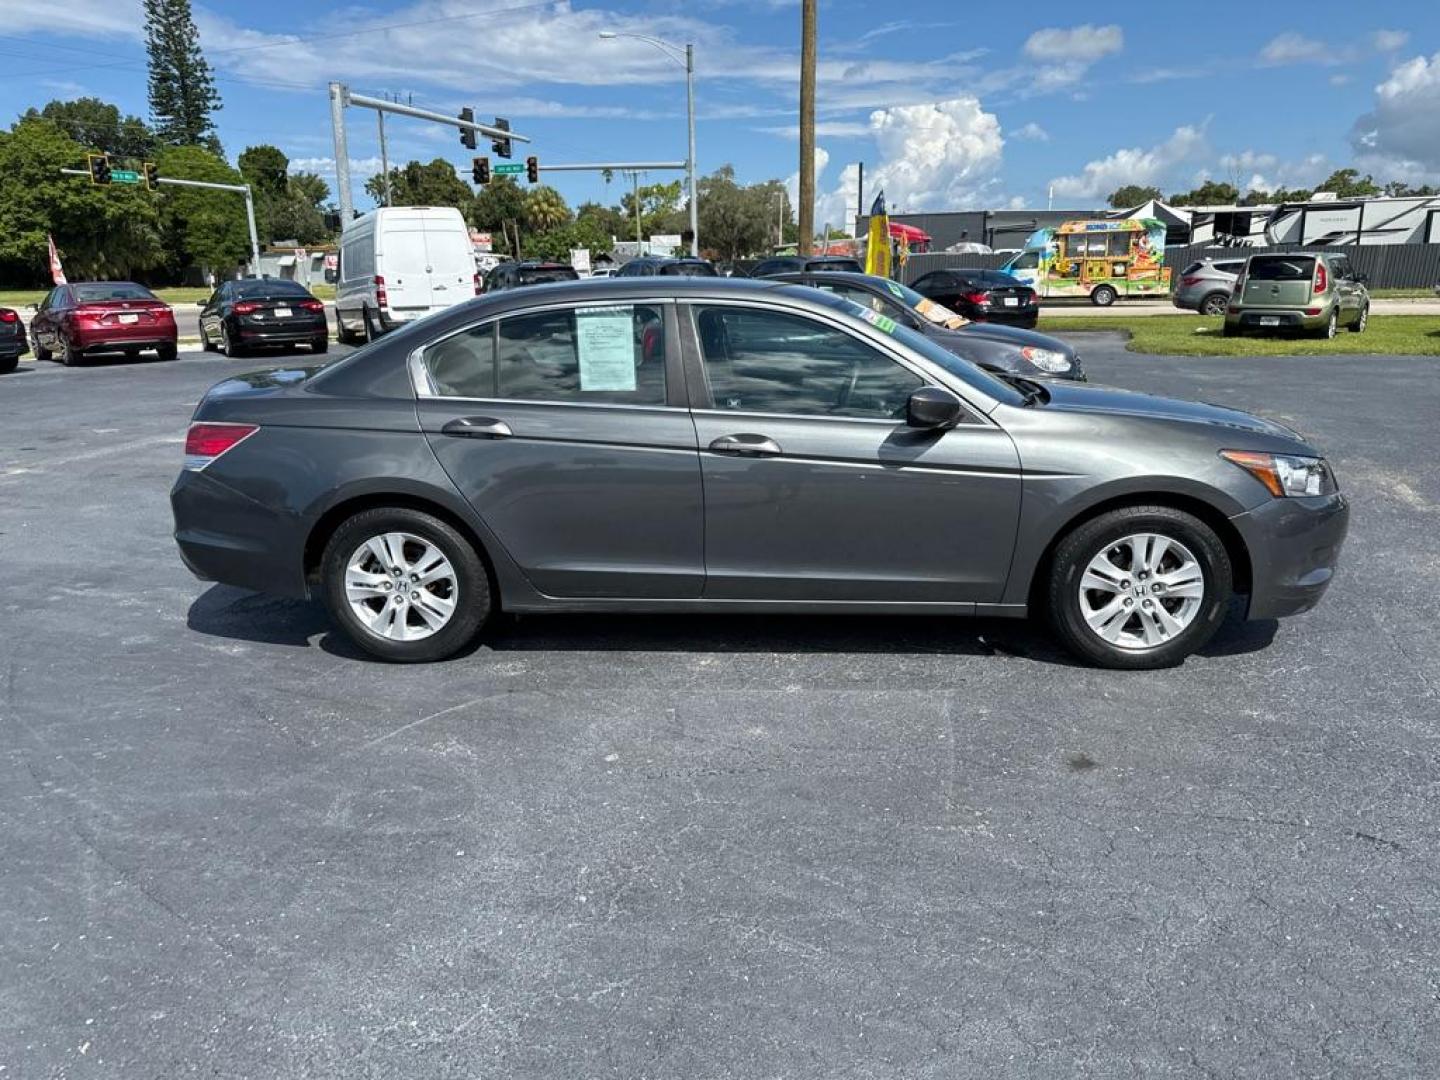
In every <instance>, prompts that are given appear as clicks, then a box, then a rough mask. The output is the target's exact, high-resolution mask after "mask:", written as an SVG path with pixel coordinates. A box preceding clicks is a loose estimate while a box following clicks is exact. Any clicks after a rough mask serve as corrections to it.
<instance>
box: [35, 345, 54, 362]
mask: <svg viewBox="0 0 1440 1080" xmlns="http://www.w3.org/2000/svg"><path fill="white" fill-rule="evenodd" d="M35 359H36V360H39V361H40V362H41V363H42V364H45V363H48V362H49V361H51V360H54V359H55V354H54V353H52V352H51V351H50V350H49V349H47V348H45V347H43V346H42V345H41V344H40V343H39V342H38V341H37V342H35Z"/></svg>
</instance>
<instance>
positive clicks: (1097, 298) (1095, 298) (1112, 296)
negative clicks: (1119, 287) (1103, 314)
mask: <svg viewBox="0 0 1440 1080" xmlns="http://www.w3.org/2000/svg"><path fill="white" fill-rule="evenodd" d="M1119 298H1120V294H1119V293H1117V292H1116V291H1115V290H1114V288H1112V287H1111V286H1109V285H1096V286H1095V288H1094V289H1093V290H1092V291H1091V293H1090V302H1091V303H1092V304H1094V305H1095V306H1096V307H1109V306H1110V305H1111V304H1113V303H1115V301H1116V300H1118V299H1119Z"/></svg>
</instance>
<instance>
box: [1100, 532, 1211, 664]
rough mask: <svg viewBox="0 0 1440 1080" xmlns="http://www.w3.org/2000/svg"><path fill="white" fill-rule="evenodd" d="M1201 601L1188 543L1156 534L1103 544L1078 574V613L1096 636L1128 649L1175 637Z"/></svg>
mask: <svg viewBox="0 0 1440 1080" xmlns="http://www.w3.org/2000/svg"><path fill="white" fill-rule="evenodd" d="M1204 600H1205V574H1204V571H1203V570H1202V569H1201V567H1200V563H1199V561H1198V560H1197V559H1196V558H1195V555H1194V554H1193V553H1192V552H1191V551H1190V549H1189V548H1188V547H1186V546H1185V545H1184V544H1182V543H1180V541H1178V540H1176V539H1174V538H1173V537H1169V536H1165V535H1163V534H1160V533H1133V534H1131V535H1130V536H1126V537H1123V538H1122V539H1120V540H1116V541H1115V542H1113V543H1110V544H1106V546H1105V548H1104V550H1102V551H1100V552H1098V553H1097V554H1096V555H1095V557H1094V558H1092V559H1091V560H1090V562H1089V563H1088V564H1087V565H1086V567H1085V573H1084V574H1083V575H1082V576H1081V579H1080V614H1081V616H1082V617H1083V618H1084V620H1085V623H1086V625H1088V626H1089V627H1090V629H1091V631H1093V632H1094V633H1095V634H1096V635H1097V636H1099V637H1100V638H1101V639H1103V640H1104V641H1106V642H1108V643H1109V644H1111V645H1114V646H1115V647H1117V648H1120V649H1126V650H1129V651H1132V652H1144V651H1146V650H1148V649H1155V648H1158V647H1160V646H1161V645H1164V644H1166V643H1167V642H1170V641H1173V640H1175V638H1177V637H1179V636H1180V635H1181V634H1182V633H1184V632H1185V630H1186V629H1187V628H1188V627H1189V626H1190V624H1191V623H1192V622H1194V621H1195V616H1196V615H1197V614H1199V612H1200V608H1201V606H1202V605H1203V603H1204Z"/></svg>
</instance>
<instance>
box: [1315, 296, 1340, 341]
mask: <svg viewBox="0 0 1440 1080" xmlns="http://www.w3.org/2000/svg"><path fill="white" fill-rule="evenodd" d="M1339 332H1340V306H1339V305H1338V304H1336V305H1335V306H1334V307H1332V308H1331V309H1330V317H1329V318H1327V319H1326V320H1325V325H1324V326H1322V327H1321V328H1320V329H1319V330H1317V331H1315V333H1316V335H1317V336H1318V337H1319V338H1320V339H1321V340H1322V341H1331V340H1333V339H1334V337H1335V335H1336V334H1337V333H1339Z"/></svg>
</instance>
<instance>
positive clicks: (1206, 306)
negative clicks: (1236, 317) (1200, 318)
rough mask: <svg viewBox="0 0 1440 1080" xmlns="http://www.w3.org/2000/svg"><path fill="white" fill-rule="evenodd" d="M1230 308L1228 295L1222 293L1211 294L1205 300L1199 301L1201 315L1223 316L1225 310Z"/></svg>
mask: <svg viewBox="0 0 1440 1080" xmlns="http://www.w3.org/2000/svg"><path fill="white" fill-rule="evenodd" d="M1229 306H1230V294H1229V293H1223V292H1212V293H1211V294H1210V295H1209V296H1207V297H1205V299H1203V300H1201V301H1200V314H1201V315H1224V314H1225V309H1226V308H1227V307H1229Z"/></svg>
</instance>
